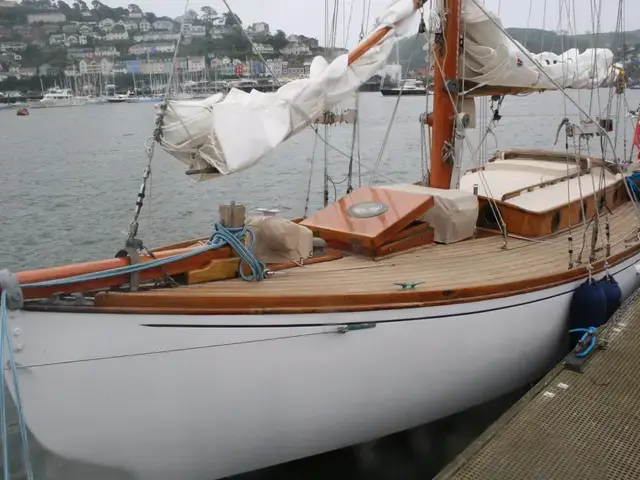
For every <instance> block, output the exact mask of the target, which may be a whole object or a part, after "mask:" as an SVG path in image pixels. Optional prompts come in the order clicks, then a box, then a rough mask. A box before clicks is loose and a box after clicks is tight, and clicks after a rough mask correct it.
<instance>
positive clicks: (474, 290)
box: [31, 244, 640, 314]
mask: <svg viewBox="0 0 640 480" xmlns="http://www.w3.org/2000/svg"><path fill="white" fill-rule="evenodd" d="M638 253H640V244H639V245H636V246H633V247H630V248H628V249H627V250H625V251H624V252H621V253H619V254H617V255H614V256H612V257H610V258H609V259H608V263H609V266H610V268H611V267H614V266H616V265H618V264H620V263H622V262H624V261H625V260H627V259H629V258H631V257H633V256H634V255H637V254H638ZM592 266H593V269H594V270H593V272H594V274H598V273H601V272H603V271H604V260H600V261H597V262H594V263H593V264H592ZM587 276H588V272H587V268H586V267H579V268H574V269H572V270H567V271H564V272H559V273H555V274H552V275H546V276H542V277H537V278H531V279H526V280H521V281H515V282H509V283H503V284H496V285H482V286H474V287H468V288H461V289H457V290H420V289H416V290H408V291H403V290H398V291H396V292H380V293H343V294H334V293H331V294H312V295H310V294H304V295H295V294H293V295H288V296H277V295H265V294H251V293H247V294H224V293H222V292H220V291H218V292H211V293H208V294H201V293H198V292H184V293H181V294H180V295H175V294H172V292H171V291H165V292H163V293H165V294H164V295H162V294H158V293H155V294H153V293H152V294H148V293H136V294H133V295H132V294H126V293H117V292H114V293H100V294H98V295H97V296H96V299H95V300H96V307H94V308H90V309H87V311H94V312H113V311H117V312H118V313H130V314H134V313H135V314H161V313H162V314H169V313H173V314H177V313H181V314H275V313H320V312H348V311H370V310H386V309H397V308H418V307H428V306H441V305H450V304H453V303H466V302H480V301H484V300H492V299H496V298H504V297H510V296H514V295H521V294H525V293H530V292H535V291H539V290H544V289H548V288H553V287H557V286H561V285H564V284H567V283H571V282H574V281H578V280H582V279H585V278H586V277H587ZM213 303H215V306H214V305H212V304H213ZM178 304H179V305H178ZM31 308H38V307H31Z"/></svg>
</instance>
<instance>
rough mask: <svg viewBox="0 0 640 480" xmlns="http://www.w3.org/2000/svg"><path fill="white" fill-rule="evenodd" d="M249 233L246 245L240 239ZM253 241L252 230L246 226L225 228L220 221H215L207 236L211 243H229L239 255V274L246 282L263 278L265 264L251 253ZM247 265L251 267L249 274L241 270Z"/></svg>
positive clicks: (265, 269)
mask: <svg viewBox="0 0 640 480" xmlns="http://www.w3.org/2000/svg"><path fill="white" fill-rule="evenodd" d="M246 234H248V235H249V246H248V247H246V246H245V245H244V243H243V242H242V240H241V239H243V238H244V236H245V235H246ZM254 242H255V234H254V233H253V230H251V229H249V228H247V227H246V226H245V227H243V228H225V227H224V226H222V224H221V223H219V222H216V223H215V225H214V226H213V233H212V234H211V237H210V238H209V243H210V244H212V245H217V244H220V245H225V244H227V243H228V244H229V245H230V246H231V248H233V249H234V250H235V251H236V253H238V255H240V259H241V260H240V276H241V277H242V279H243V280H246V281H248V282H250V281H253V280H255V281H260V280H264V278H265V275H266V271H267V266H266V265H265V263H264V262H262V261H260V260H258V259H257V258H256V257H255V255H253V252H252V249H253V244H254ZM244 265H249V268H250V269H251V274H250V275H247V274H245V273H244V272H243V270H244V269H243V268H242V267H243V266H244Z"/></svg>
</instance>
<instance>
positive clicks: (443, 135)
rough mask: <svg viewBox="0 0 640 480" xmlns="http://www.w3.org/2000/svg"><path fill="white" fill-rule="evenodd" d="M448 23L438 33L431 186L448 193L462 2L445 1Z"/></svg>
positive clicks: (459, 0) (445, 14)
mask: <svg viewBox="0 0 640 480" xmlns="http://www.w3.org/2000/svg"><path fill="white" fill-rule="evenodd" d="M443 3H444V8H443V12H444V21H443V25H442V32H441V33H436V36H435V42H434V44H433V54H434V58H435V66H434V88H433V114H432V115H431V116H430V117H431V118H430V121H429V122H428V123H429V125H431V128H432V134H431V138H432V141H431V174H430V175H429V186H430V187H435V188H446V189H448V188H449V187H450V184H451V174H452V172H453V158H451V157H448V158H449V160H447V161H445V158H447V157H446V156H445V155H443V152H444V151H445V150H449V151H450V153H451V155H453V151H454V150H453V142H454V125H455V123H454V122H455V108H454V104H453V103H452V101H451V100H452V99H453V101H454V102H456V101H457V97H458V95H457V86H458V82H457V79H458V55H459V53H460V52H459V49H460V3H461V0H443Z"/></svg>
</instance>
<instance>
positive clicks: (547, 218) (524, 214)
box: [478, 179, 629, 238]
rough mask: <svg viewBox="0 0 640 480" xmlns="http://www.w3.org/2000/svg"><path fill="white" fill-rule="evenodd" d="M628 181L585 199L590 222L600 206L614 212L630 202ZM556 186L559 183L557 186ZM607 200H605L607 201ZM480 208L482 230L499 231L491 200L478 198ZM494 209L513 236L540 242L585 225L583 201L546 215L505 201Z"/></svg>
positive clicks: (566, 205) (564, 206)
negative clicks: (537, 239) (545, 238)
mask: <svg viewBox="0 0 640 480" xmlns="http://www.w3.org/2000/svg"><path fill="white" fill-rule="evenodd" d="M624 182H625V179H620V180H619V181H618V182H616V183H614V184H613V185H610V186H609V187H607V188H606V189H604V191H602V190H601V191H599V192H598V194H597V195H596V197H597V201H596V198H595V197H594V195H588V196H586V197H584V198H583V199H582V203H583V204H584V214H585V216H586V218H587V219H588V218H591V217H593V216H594V215H595V213H596V208H597V205H598V203H600V204H601V209H603V208H605V206H606V207H607V208H608V209H610V210H613V209H614V208H617V207H619V206H621V205H623V204H624V203H625V202H627V201H628V200H629V196H628V195H627V192H626V189H625V184H624ZM554 183H556V182H554ZM603 198H604V200H603ZM478 201H479V204H480V214H479V215H478V226H480V227H485V228H494V229H495V228H499V226H498V225H497V222H496V221H495V214H494V213H493V211H492V209H491V207H490V205H489V200H488V199H487V197H483V196H480V197H478ZM492 204H493V205H494V208H495V207H496V206H497V208H498V210H499V211H500V214H501V215H502V218H503V220H504V222H505V224H506V226H507V231H508V232H509V233H510V234H513V235H520V236H523V237H530V238H539V237H545V236H548V235H552V234H554V233H558V232H562V231H565V230H567V229H568V228H569V227H577V226H580V225H581V224H582V215H583V212H582V207H581V200H580V199H576V200H574V201H573V202H571V203H569V204H567V203H564V204H563V205H560V206H558V207H557V208H552V209H549V210H546V211H544V212H532V211H529V210H525V209H523V208H520V207H518V206H515V205H511V204H509V203H506V202H504V201H501V200H494V201H492Z"/></svg>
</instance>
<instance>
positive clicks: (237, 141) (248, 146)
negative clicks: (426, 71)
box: [159, 0, 416, 180]
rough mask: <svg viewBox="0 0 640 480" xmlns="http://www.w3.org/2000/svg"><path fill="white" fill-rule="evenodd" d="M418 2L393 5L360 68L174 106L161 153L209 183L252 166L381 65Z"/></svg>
mask: <svg viewBox="0 0 640 480" xmlns="http://www.w3.org/2000/svg"><path fill="white" fill-rule="evenodd" d="M415 8H416V7H415V4H414V0H394V1H392V2H391V3H390V5H389V6H388V8H387V9H386V11H385V12H384V13H383V14H382V15H381V16H380V17H378V19H377V27H376V30H375V31H374V33H373V34H372V35H370V36H369V38H372V37H373V36H374V35H375V33H376V32H384V31H385V30H384V29H387V28H390V29H391V30H390V31H389V32H388V33H387V34H386V35H384V37H382V39H381V40H380V41H379V42H377V43H376V44H375V45H374V46H373V47H372V48H370V49H368V50H367V51H366V52H365V53H364V54H362V55H361V56H360V57H359V58H357V59H356V60H355V61H353V62H351V63H349V56H348V55H342V56H340V57H338V58H336V59H335V60H334V61H333V62H331V63H330V64H327V62H326V61H325V60H324V59H323V58H322V57H316V58H314V59H313V62H312V63H311V71H310V74H309V78H304V79H299V80H294V81H292V82H290V83H287V84H286V85H284V86H282V87H281V88H280V89H279V90H277V91H276V92H273V93H261V92H258V91H252V92H251V93H246V92H244V91H241V90H237V89H232V90H231V91H230V92H229V93H228V94H227V95H226V96H223V95H222V94H218V95H213V96H211V97H209V98H207V99H205V100H203V101H200V102H198V101H174V102H170V103H169V105H168V108H167V109H166V113H165V115H164V118H163V123H162V134H161V138H160V142H159V144H160V146H161V147H162V148H163V149H164V150H165V151H167V152H168V153H170V154H171V155H173V156H174V157H176V158H177V159H178V160H180V161H182V162H184V163H185V164H187V165H188V167H189V169H190V170H191V173H193V174H192V175H191V177H192V178H194V179H195V180H206V179H208V178H213V177H215V176H219V175H228V174H230V173H233V172H237V171H240V170H243V169H246V168H248V167H250V166H251V165H253V164H255V163H256V162H257V161H258V160H259V159H260V158H262V157H263V156H264V155H266V154H267V153H269V152H270V151H272V150H273V149H274V148H276V147H277V146H278V145H279V144H280V143H282V142H283V141H285V140H286V139H288V138H289V137H291V136H293V135H295V134H296V133H298V132H299V131H301V130H302V129H303V128H305V127H307V126H308V125H309V124H311V123H313V122H315V120H316V119H317V118H318V117H319V116H320V115H322V114H323V113H324V112H326V111H327V110H330V109H331V108H332V107H334V106H336V105H338V104H340V103H341V102H344V101H345V100H346V99H347V98H349V97H350V96H351V95H352V94H353V93H354V92H355V91H356V90H357V89H358V87H359V86H360V85H361V84H362V83H364V82H366V81H367V80H368V79H369V78H371V77H372V76H373V75H374V74H375V73H376V72H377V71H378V70H380V68H381V67H382V66H383V65H384V62H385V60H386V59H387V57H388V56H389V54H390V53H391V50H392V48H393V45H394V43H395V40H396V38H398V37H399V36H400V35H402V34H404V33H405V32H404V30H406V29H407V27H408V26H409V24H410V23H411V22H410V19H411V18H412V17H413V14H414V13H415Z"/></svg>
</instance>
